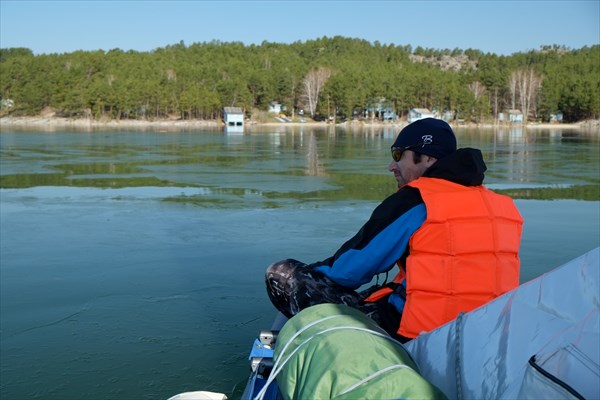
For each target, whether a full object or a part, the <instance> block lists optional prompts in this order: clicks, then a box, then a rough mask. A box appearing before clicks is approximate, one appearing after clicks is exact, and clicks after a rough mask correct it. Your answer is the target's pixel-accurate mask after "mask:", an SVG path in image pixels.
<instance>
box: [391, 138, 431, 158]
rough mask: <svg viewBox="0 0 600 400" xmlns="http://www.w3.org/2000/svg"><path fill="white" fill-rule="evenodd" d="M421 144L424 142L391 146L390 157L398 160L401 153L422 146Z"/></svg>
mask: <svg viewBox="0 0 600 400" xmlns="http://www.w3.org/2000/svg"><path fill="white" fill-rule="evenodd" d="M423 144H424V142H419V143H417V144H412V145H410V146H406V147H392V158H393V159H394V161H396V162H398V161H400V159H401V158H402V153H404V152H405V151H406V150H411V149H416V148H417V147H421V146H423Z"/></svg>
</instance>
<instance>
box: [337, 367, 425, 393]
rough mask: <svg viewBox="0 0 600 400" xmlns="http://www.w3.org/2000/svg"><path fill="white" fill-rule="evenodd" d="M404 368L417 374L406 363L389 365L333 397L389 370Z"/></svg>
mask: <svg viewBox="0 0 600 400" xmlns="http://www.w3.org/2000/svg"><path fill="white" fill-rule="evenodd" d="M403 368H406V369H409V370H410V371H412V372H414V373H415V374H416V372H415V370H413V369H412V368H411V367H409V366H408V365H404V364H394V365H390V366H389V367H385V368H384V369H381V370H379V371H376V372H374V373H372V374H371V375H369V376H367V377H366V378H364V379H361V380H360V381H358V382H356V383H355V384H354V385H352V386H349V387H347V388H346V389H344V390H342V391H341V392H340V393H338V394H337V395H335V397H333V398H334V399H335V398H336V397H340V396H343V395H345V394H346V393H348V392H351V391H353V390H354V389H356V388H357V387H359V386H360V385H362V384H363V383H365V382H368V381H370V380H371V379H373V378H376V377H378V376H379V375H383V374H385V373H387V372H389V371H393V370H395V369H403Z"/></svg>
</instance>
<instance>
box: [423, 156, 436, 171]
mask: <svg viewBox="0 0 600 400" xmlns="http://www.w3.org/2000/svg"><path fill="white" fill-rule="evenodd" d="M437 160H438V159H437V158H435V157H432V156H427V158H425V165H426V166H427V168H429V167H431V166H432V165H433V164H435V162H436V161H437Z"/></svg>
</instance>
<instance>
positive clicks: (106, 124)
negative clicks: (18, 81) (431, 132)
mask: <svg viewBox="0 0 600 400" xmlns="http://www.w3.org/2000/svg"><path fill="white" fill-rule="evenodd" d="M329 125H332V124H331V123H327V122H276V121H273V122H253V121H250V122H247V123H246V126H250V127H261V126H265V127H267V126H269V127H276V126H312V127H319V126H322V127H325V126H329ZM406 125H407V123H406V121H400V122H398V123H383V122H379V121H374V122H371V121H360V122H359V121H351V122H343V123H339V124H336V126H340V127H344V126H347V127H353V128H354V127H361V126H365V127H385V126H393V127H397V128H398V129H401V128H402V127H404V126H406ZM451 125H453V127H454V128H456V127H466V128H469V127H473V128H493V127H516V126H514V125H494V124H479V125H477V124H460V125H456V124H451ZM524 127H525V128H527V129H586V130H587V129H591V130H593V131H596V130H597V131H598V132H600V120H594V121H584V122H580V123H574V124H537V123H529V124H527V125H524ZM98 128H102V129H123V128H125V129H144V130H158V131H160V130H166V131H170V130H191V129H207V128H208V129H211V128H212V129H222V128H224V125H223V123H222V122H221V121H206V120H154V121H149V120H109V121H97V120H91V119H71V118H58V117H3V118H0V131H2V130H5V129H32V130H42V131H45V130H50V131H52V130H56V129H77V130H92V129H98Z"/></svg>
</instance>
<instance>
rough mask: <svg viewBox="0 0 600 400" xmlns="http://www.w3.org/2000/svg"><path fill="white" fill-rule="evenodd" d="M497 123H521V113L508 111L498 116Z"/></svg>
mask: <svg viewBox="0 0 600 400" xmlns="http://www.w3.org/2000/svg"><path fill="white" fill-rule="evenodd" d="M498 121H501V122H504V121H506V122H511V123H516V124H522V123H523V113H522V112H521V111H519V110H508V112H507V113H506V114H505V113H500V114H498Z"/></svg>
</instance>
